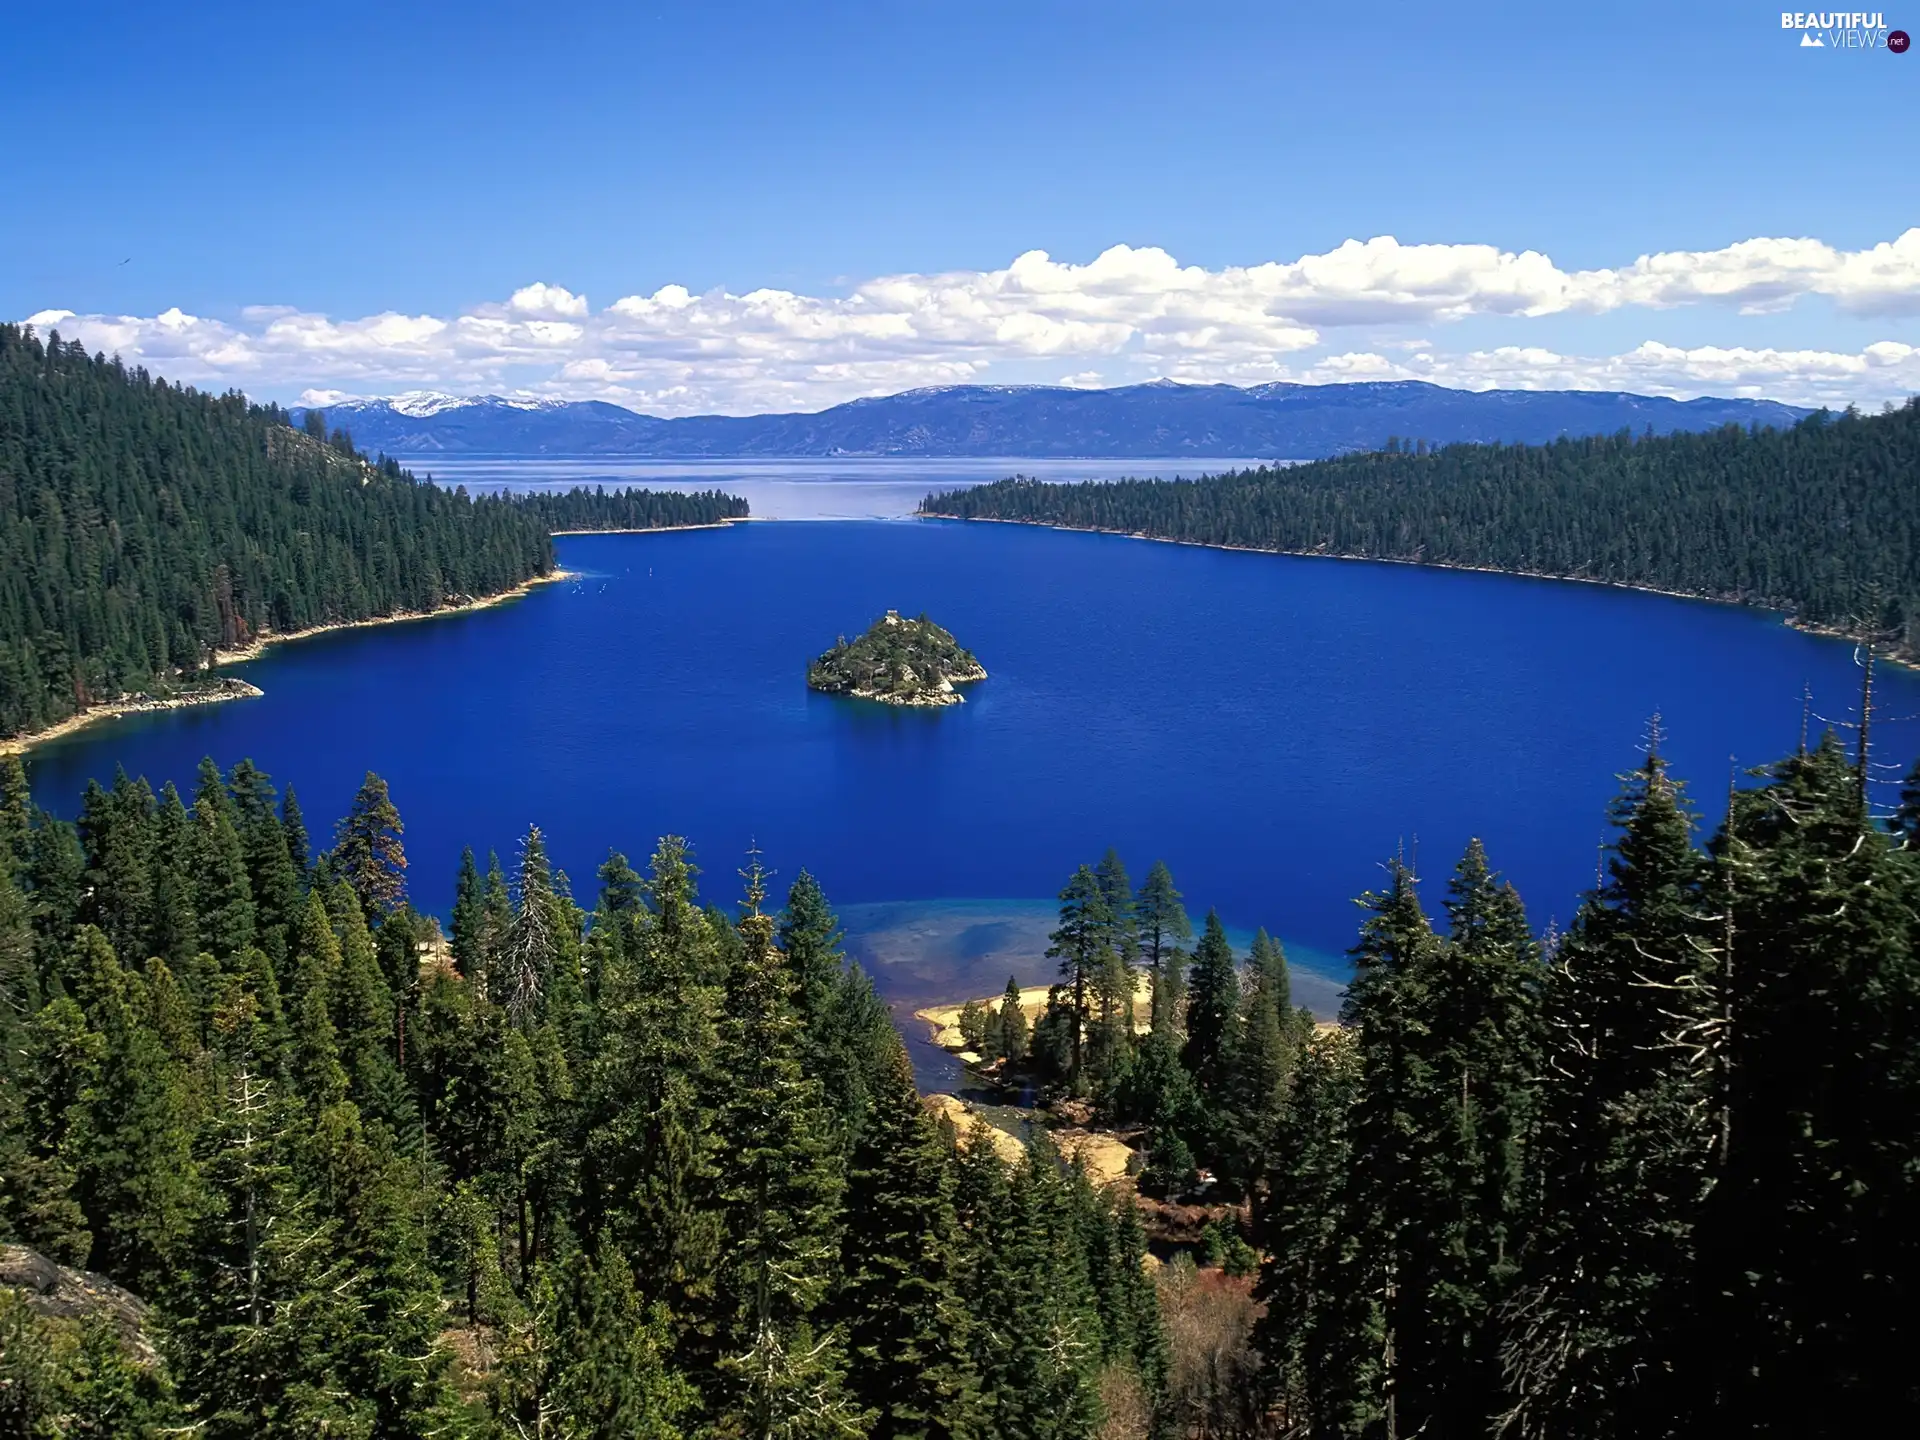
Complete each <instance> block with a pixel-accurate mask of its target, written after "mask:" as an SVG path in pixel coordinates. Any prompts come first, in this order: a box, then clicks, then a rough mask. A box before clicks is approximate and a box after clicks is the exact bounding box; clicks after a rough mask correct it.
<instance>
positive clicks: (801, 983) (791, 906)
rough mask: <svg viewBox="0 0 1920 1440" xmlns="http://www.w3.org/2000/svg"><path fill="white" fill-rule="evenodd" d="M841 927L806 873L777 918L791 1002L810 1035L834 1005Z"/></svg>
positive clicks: (817, 885) (799, 877)
mask: <svg viewBox="0 0 1920 1440" xmlns="http://www.w3.org/2000/svg"><path fill="white" fill-rule="evenodd" d="M840 941H841V936H840V926H839V922H838V921H837V920H836V919H835V918H834V915H833V911H832V910H831V909H829V908H828V906H827V897H826V895H825V894H824V893H823V892H822V891H821V889H820V882H819V881H817V880H815V879H814V878H813V876H811V875H809V874H808V873H807V872H806V871H805V870H802V871H801V872H800V873H799V875H797V876H796V877H795V878H794V882H793V888H792V889H790V890H789V891H788V892H787V908H786V909H785V910H784V911H783V912H782V913H781V916H780V949H781V951H782V952H784V953H785V955H786V957H787V965H788V966H789V968H791V970H792V971H793V976H794V1003H795V1004H796V1005H797V1006H798V1007H799V1010H800V1017H801V1019H802V1020H804V1021H805V1022H806V1024H807V1027H808V1030H809V1031H810V1032H811V1031H813V1030H815V1029H817V1028H818V1027H819V1025H820V1023H821V1022H822V1020H823V1019H824V1017H825V1016H826V1014H827V1012H828V1010H829V1009H830V1008H831V1006H832V1004H833V996H834V991H835V990H836V989H837V988H838V986H839V983H840V973H841V971H842V970H843V969H844V968H845V962H844V961H843V959H842V958H841V953H840Z"/></svg>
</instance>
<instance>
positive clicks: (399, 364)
mask: <svg viewBox="0 0 1920 1440" xmlns="http://www.w3.org/2000/svg"><path fill="white" fill-rule="evenodd" d="M1812 296H1818V297H1823V298H1824V299H1826V300H1827V301H1829V302H1830V303H1831V304H1832V305H1834V306H1835V307H1837V308H1838V309H1840V310H1842V311H1844V312H1846V313H1847V314H1849V315H1852V316H1857V317H1867V318H1884V319H1895V318H1898V317H1903V316H1908V315H1913V314H1920V228H1916V229H1913V230H1909V231H1907V232H1906V233H1905V234H1903V235H1901V236H1900V237H1899V238H1898V239H1896V240H1893V241H1889V242H1885V243H1882V244H1878V245H1874V246H1871V247H1869V248H1867V249H1863V250H1858V251H1842V250H1837V249H1835V248H1834V247H1832V246H1830V245H1827V244H1826V243H1824V242H1822V241H1819V240H1813V239H1767V238H1762V239H1754V240H1746V241H1742V242H1740V243H1739V244H1735V245H1730V246H1727V247H1725V248H1724V249H1720V250H1712V251H1671V252H1664V253H1660V254H1654V255H1644V256H1641V257H1639V258H1638V259H1636V260H1634V261H1633V262H1631V263H1630V264H1626V265H1621V266H1618V267H1613V268H1603V269H1593V270H1573V271H1569V270H1562V269H1561V268H1559V267H1558V266H1557V265H1555V264H1554V262H1553V261H1552V260H1551V259H1550V258H1549V257H1548V256H1546V255H1544V254H1541V253H1539V252H1537V251H1532V250H1527V251H1520V252H1514V251H1505V250H1501V249H1499V248H1497V247H1495V246H1490V245H1446V244H1441V245H1410V244H1402V243H1401V242H1400V241H1398V240H1396V239H1394V238H1393V237H1391V236H1377V237H1375V238H1373V239H1370V240H1349V241H1346V242H1345V243H1343V244H1341V245H1339V246H1336V247H1335V248H1333V249H1332V250H1329V251H1327V252H1326V253H1324V254H1318V255H1306V256H1301V257H1300V258H1298V259H1295V260H1290V261H1272V262H1268V263H1265V264H1259V265H1252V266H1227V267H1223V268H1220V269H1215V270H1209V269H1206V268H1204V267H1201V266H1194V265H1182V264H1180V263H1179V262H1178V261H1176V260H1175V259H1174V258H1173V256H1171V255H1169V254H1168V253H1167V252H1166V251H1164V250H1161V249H1158V248H1155V247H1134V246H1129V245H1116V246H1113V247H1111V248H1110V249H1108V250H1105V251H1103V252H1102V253H1100V254H1099V255H1097V256H1095V257H1094V258H1093V259H1092V260H1090V261H1088V262H1086V263H1084V264H1079V263H1073V262H1068V261H1059V260H1055V259H1054V258H1052V257H1051V256H1050V255H1048V254H1047V253H1046V252H1044V251H1040V250H1031V251H1028V252H1026V253H1025V254H1022V255H1020V256H1018V257H1016V258H1015V259H1014V260H1013V261H1011V262H1010V263H1009V264H1008V265H1007V266H1006V267H1005V268H1003V269H999V270H980V271H952V272H946V273H941V274H900V275H888V276H881V277H878V278H875V279H872V280H867V281H864V282H860V283H857V284H854V285H852V286H851V287H850V288H849V289H848V290H847V291H846V293H844V294H841V295H833V296H817V295H805V294H799V293H796V292H793V291H788V290H774V289H758V290H750V291H747V292H745V293H743V294H734V293H732V292H730V291H726V290H713V291H709V292H707V293H704V294H695V293H693V292H691V291H689V290H688V289H686V288H685V287H684V286H681V285H663V286H661V287H659V288H657V289H656V290H654V291H653V293H652V294H650V295H629V296H625V297H622V298H620V299H617V300H615V301H614V302H613V303H612V304H610V305H607V306H605V307H604V308H602V309H600V310H597V311H596V310H594V309H593V308H592V307H591V306H590V305H589V303H588V301H587V298H586V296H584V295H581V294H578V293H576V292H574V291H572V290H569V289H567V288H566V287H564V286H560V285H554V284H548V283H546V282H535V283H532V284H529V285H526V286H523V287H521V288H520V289H518V290H516V291H514V292H513V293H512V295H510V296H509V297H508V298H507V299H506V300H505V301H504V302H500V303H493V304H486V305H480V306H476V307H474V308H472V309H471V310H469V311H467V312H465V313H462V314H458V315H447V316H440V315H425V314H420V315H412V314H404V313H400V312H392V311H390V312H383V313H381V314H377V315H369V316H363V317H360V318H357V319H336V318H334V317H331V316H327V315H320V314H312V313H308V312H304V311H300V310H296V309H291V308H288V307H284V306H264V305H263V306H250V307H247V308H246V309H244V310H242V311H241V312H240V313H239V314H238V315H237V316H236V317H234V318H232V319H218V318H208V317H203V316H198V315H194V314H191V313H189V312H187V311H184V310H182V309H180V308H179V307H174V308H170V309H167V310H165V311H163V312H162V313H160V314H158V315H154V316H147V317H140V316H124V315H120V316H116V315H75V314H74V313H73V312H72V311H71V310H66V309H47V310H42V311H41V312H39V313H38V314H36V315H34V316H32V317H30V322H29V323H31V324H33V325H35V326H36V327H38V328H39V329H41V330H43V331H45V330H50V329H55V328H57V329H59V330H60V331H61V333H62V334H63V335H66V336H69V337H73V336H77V337H79V338H80V339H82V340H83V341H84V342H85V343H86V344H87V345H88V347H89V348H94V349H100V350H105V351H109V352H117V353H119V354H120V355H122V356H123V357H124V358H125V359H126V360H127V361H128V362H129V363H137V364H143V365H145V366H147V367H148V368H149V369H151V370H155V371H158V372H160V373H163V374H165V375H166V376H168V377H169V378H170V379H178V380H186V381H190V382H193V383H198V384H207V385H214V386H220V387H224V386H228V385H240V386H242V387H245V388H249V389H253V390H256V391H260V392H263V393H265V392H274V393H287V394H290V393H294V392H295V391H297V390H299V389H302V388H309V389H311V391H312V392H313V393H323V392H324V393H328V394H335V395H340V394H390V393H392V392H394V391H396V390H407V389H433V390H438V391H453V392H469V393H470V392H473V391H477V390H494V391H498V390H511V391H514V392H516V393H525V394H533V395H548V396H567V397H575V398H586V397H594V398H604V399H610V400H616V401H619V402H621V403H624V404H630V405H635V406H637V407H639V408H644V409H654V410H657V411H660V412H663V413H688V412H692V411H700V410H718V411H732V412H736V413H738V412H745V411H752V410H762V409H773V408H818V407H821V406H824V405H829V404H833V403H836V402H838V401H840V400H845V399H849V398H851V397H853V396H855V395H860V394H872V393H877V392H885V391H891V390H899V389H905V388H908V387H910V386H914V385H927V384H945V383H955V382H960V381H965V380H969V379H980V378H986V377H987V376H989V375H990V374H991V373H992V372H995V371H996V370H1009V369H1011V370H1017V371H1019V372H1020V373H1021V374H1023V375H1024V374H1028V373H1032V371H1033V367H1040V366H1044V367H1045V368H1044V369H1041V370H1040V371H1039V373H1042V374H1049V373H1050V374H1060V373H1062V372H1063V371H1065V373H1066V374H1067V376H1068V379H1067V381H1066V382H1064V383H1069V384H1092V383H1101V379H1102V377H1108V376H1111V377H1112V379H1110V380H1107V381H1106V382H1105V383H1121V382H1124V381H1126V380H1133V379H1144V378H1147V377H1149V376H1152V375H1163V374H1164V375H1170V376H1173V377H1176V378H1181V379H1191V380H1235V381H1239V382H1242V383H1245V382H1247V381H1250V380H1261V379H1278V378H1308V377H1320V378H1328V379H1331V378H1346V379H1370V378H1382V377H1391V376H1396V375H1403V376H1418V377H1420V378H1428V379H1436V380H1439V381H1441V383H1446V384H1486V385H1492V384H1501V385H1507V384H1512V385H1534V386H1540V385H1587V384H1592V385H1622V386H1627V385H1631V386H1634V387H1636V388H1651V387H1659V388H1662V389H1663V392H1665V393H1676V394H1678V393H1700V392H1702V391H1706V390H1713V389H1721V390H1729V389H1731V390H1736V391H1737V392H1738V393H1746V390H1745V389H1743V388H1742V387H1748V388H1751V387H1760V389H1761V390H1766V391H1768V393H1774V394H1777V395H1779V396H1780V398H1783V399H1802V400H1804V399H1828V398H1840V393H1839V392H1841V391H1843V390H1846V389H1847V387H1849V386H1851V387H1855V388H1854V389H1853V390H1850V391H1847V393H1846V396H1845V398H1847V399H1859V400H1862V401H1866V402H1871V401H1876V400H1878V399H1882V398H1889V397H1891V396H1893V395H1895V394H1901V393H1905V391H1906V390H1907V389H1910V388H1914V387H1915V381H1914V377H1913V358H1912V352H1911V350H1910V348H1909V347H1906V346H1905V345H1903V344H1901V343H1898V342H1894V341H1891V340H1889V341H1885V342H1883V343H1882V344H1881V345H1876V346H1869V347H1867V348H1866V349H1865V350H1862V351H1859V352H1857V353H1853V354H1837V353H1831V352H1827V351H1818V350H1768V349H1751V348H1743V347H1740V346H1726V347H1713V346H1703V347H1698V348H1694V349H1686V350H1680V349H1674V348H1673V347H1669V346H1665V345H1662V344H1658V343H1656V342H1651V341H1650V342H1648V344H1646V345H1643V346H1641V347H1640V348H1639V349H1637V350H1634V351H1631V352H1629V353H1628V354H1626V355H1618V356H1613V357H1610V358H1603V359H1582V358H1579V357H1568V356H1564V355H1562V354H1559V353H1557V352H1556V351H1554V350H1550V349H1547V348H1545V347H1543V346H1542V345H1540V344H1537V343H1535V344H1527V343H1519V344H1514V345H1503V346H1499V347H1497V348H1493V349H1488V350H1478V351H1474V352H1471V353H1466V354H1461V353H1454V354H1447V353H1445V351H1444V347H1442V346H1438V345H1436V344H1434V343H1433V340H1434V335H1435V333H1436V330H1438V331H1439V332H1442V333H1443V332H1444V330H1445V327H1446V325H1447V323H1448V322H1451V321H1457V320H1461V319H1465V318H1468V317H1485V319H1484V323H1486V324H1492V325H1506V326H1515V327H1523V328H1524V327H1527V326H1528V325H1529V324H1530V323H1531V322H1533V321H1536V320H1538V319H1539V318H1540V317H1544V316H1556V315H1565V316H1580V315H1592V314H1598V313H1602V312H1609V311H1619V310H1626V309H1639V310H1647V311H1659V310H1665V309H1669V308H1672V307H1675V306H1681V305H1708V306H1717V307H1727V308H1731V309H1735V310H1739V311H1744V312H1750V313H1752V312H1764V311H1772V310H1779V309H1782V308H1786V307H1789V306H1791V305H1793V304H1794V303H1795V302H1796V301H1798V300H1800V299H1802V298H1803V297H1812ZM1568 323H1571V322H1568ZM1361 326H1364V327H1367V330H1368V333H1367V336H1366V339H1365V342H1364V347H1355V345H1354V341H1353V339H1352V338H1349V339H1347V340H1345V341H1344V342H1342V341H1340V340H1338V339H1337V338H1335V339H1333V340H1331V342H1330V337H1329V334H1328V332H1339V331H1341V330H1343V329H1351V328H1352V327H1361ZM1395 327H1398V328H1401V329H1403V330H1411V331H1413V332H1414V333H1413V334H1412V335H1401V336H1396V335H1393V334H1391V333H1390V332H1391V331H1392V330H1393V329H1394V328H1395ZM1316 352H1317V353H1316ZM1895 352H1899V353H1898V354H1895ZM1388 357H1394V358H1388ZM1062 362H1065V363H1064V364H1063V363H1062ZM1756 393H1757V392H1756Z"/></svg>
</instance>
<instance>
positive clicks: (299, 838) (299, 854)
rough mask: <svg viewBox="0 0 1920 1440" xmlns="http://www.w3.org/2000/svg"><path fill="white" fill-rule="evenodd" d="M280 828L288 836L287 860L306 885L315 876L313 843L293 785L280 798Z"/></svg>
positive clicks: (295, 874)
mask: <svg viewBox="0 0 1920 1440" xmlns="http://www.w3.org/2000/svg"><path fill="white" fill-rule="evenodd" d="M280 828H281V830H282V831H283V832H284V833H285V835H286V839H287V859H288V860H289V861H290V862H291V863H292V865H293V873H294V876H295V878H296V879H297V880H298V881H299V882H300V883H301V884H302V885H304V884H306V883H307V881H308V880H310V879H311V878H312V875H313V842H312V841H311V839H309V838H308V835H307V821H306V817H305V816H304V815H302V814H301V813H300V802H299V801H298V800H297V799H295V798H294V793H293V786H291V785H289V786H287V793H286V794H285V795H283V796H281V797H280Z"/></svg>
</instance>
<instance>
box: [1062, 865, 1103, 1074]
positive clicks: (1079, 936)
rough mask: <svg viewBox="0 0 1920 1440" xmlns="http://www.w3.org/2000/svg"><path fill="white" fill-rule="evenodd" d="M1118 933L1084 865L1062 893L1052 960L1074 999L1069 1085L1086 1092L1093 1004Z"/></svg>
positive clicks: (1071, 1020) (1091, 874)
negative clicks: (1087, 1050)
mask: <svg viewBox="0 0 1920 1440" xmlns="http://www.w3.org/2000/svg"><path fill="white" fill-rule="evenodd" d="M1113 929H1114V919H1113V910H1112V907H1111V906H1110V905H1109V904H1108V903H1107V897H1106V893H1105V891H1103V890H1102V889H1101V887H1100V881H1099V879H1098V878H1097V877H1096V876H1095V875H1094V873H1093V871H1091V870H1089V869H1088V868H1087V867H1086V866H1085V865H1082V866H1081V867H1080V868H1079V869H1078V870H1076V871H1075V872H1074V875H1073V878H1072V879H1071V880H1069V881H1068V882H1067V887H1066V889H1064V890H1062V891H1061V892H1060V926H1059V928H1058V929H1057V930H1055V931H1054V932H1053V935H1052V937H1051V939H1052V943H1051V944H1050V945H1049V946H1048V947H1047V958H1048V959H1049V960H1057V961H1058V962H1059V963H1060V975H1061V978H1062V979H1063V980H1065V981H1066V982H1067V990H1068V994H1069V996H1070V997H1071V998H1070V1003H1071V1006H1072V1010H1071V1015H1070V1018H1069V1023H1068V1035H1067V1041H1068V1059H1067V1067H1066V1076H1067V1083H1068V1085H1069V1086H1070V1087H1071V1088H1073V1089H1074V1090H1076V1091H1078V1090H1080V1089H1082V1088H1083V1087H1084V1080H1085V1076H1084V1069H1085V1061H1086V1055H1085V1040H1086V1032H1087V1022H1088V1019H1089V1017H1090V1014H1091V1007H1090V1004H1089V999H1090V996H1091V994H1092V992H1093V990H1094V988H1095V987H1096V986H1097V985H1098V984H1099V983H1100V977H1101V976H1102V975H1103V974H1104V973H1105V971H1106V968H1107V965H1108V963H1109V960H1110V957H1111V950H1110V942H1111V940H1112V937H1113Z"/></svg>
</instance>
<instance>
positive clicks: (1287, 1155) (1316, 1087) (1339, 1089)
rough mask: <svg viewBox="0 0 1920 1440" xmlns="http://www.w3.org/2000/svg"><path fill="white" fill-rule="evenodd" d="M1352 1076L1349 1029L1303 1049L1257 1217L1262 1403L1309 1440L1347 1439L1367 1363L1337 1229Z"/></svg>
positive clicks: (1365, 1338)
mask: <svg viewBox="0 0 1920 1440" xmlns="http://www.w3.org/2000/svg"><path fill="white" fill-rule="evenodd" d="M1359 1078H1360V1065H1359V1053H1358V1050H1357V1048H1356V1046H1355V1044H1354V1033H1353V1032H1352V1031H1350V1030H1330V1031H1326V1032H1322V1033H1316V1034H1311V1035H1308V1036H1307V1037H1306V1038H1305V1039H1304V1040H1303V1041H1302V1042H1301V1045H1300V1050H1299V1054H1298V1056H1297V1057H1296V1059H1295V1062H1294V1067H1293V1074H1292V1077H1291V1080H1290V1083H1289V1086H1288V1097H1287V1105H1286V1108H1285V1110H1284V1111H1283V1112H1282V1115H1281V1121H1280V1126H1279V1128H1278V1130H1277V1131H1276V1133H1275V1136H1274V1143H1273V1151H1272V1155H1271V1158H1270V1161H1269V1174H1268V1183H1267V1185H1266V1187H1265V1192H1264V1195H1263V1197H1262V1199H1261V1201H1260V1203H1259V1205H1258V1206H1257V1207H1256V1209H1255V1212H1254V1237H1255V1242H1256V1244H1257V1245H1258V1247H1259V1249H1260V1250H1261V1251H1262V1252H1263V1253H1264V1254H1265V1256H1266V1259H1265V1261H1264V1262H1263V1264H1262V1266H1261V1271H1260V1280H1259V1283H1258V1285H1257V1286H1256V1288H1255V1291H1254V1294H1255V1296H1256V1298H1258V1299H1259V1300H1261V1301H1262V1302H1264V1304H1265V1305H1266V1312H1265V1314H1264V1315H1263V1316H1262V1318H1261V1320H1260V1322H1259V1325H1258V1327H1257V1329H1256V1331H1255V1341H1256V1343H1257V1345H1258V1346H1259V1349H1260V1351H1261V1353H1262V1355H1263V1356H1264V1357H1265V1360H1266V1373H1267V1379H1266V1385H1267V1389H1268V1395H1267V1399H1268V1401H1269V1403H1270V1404H1271V1405H1272V1406H1273V1407H1274V1409H1275V1411H1276V1413H1277V1415H1278V1417H1279V1420H1280V1422H1281V1423H1282V1424H1283V1425H1285V1426H1286V1427H1288V1428H1289V1429H1290V1430H1292V1431H1297V1432H1301V1433H1307V1434H1315V1435H1319V1434H1330V1435H1337V1434H1342V1433H1346V1431H1347V1430H1348V1421H1349V1419H1350V1410H1351V1408H1352V1406H1353V1401H1354V1392H1355V1390H1356V1389H1361V1388H1364V1386H1365V1384H1366V1381H1367V1378H1368V1376H1367V1366H1368V1365H1369V1364H1370V1362H1371V1361H1372V1359H1373V1355H1372V1353H1370V1352H1371V1351H1372V1345H1371V1344H1370V1343H1369V1342H1370V1341H1371V1340H1372V1338H1373V1337H1372V1336H1370V1335H1368V1334H1367V1333H1366V1330H1365V1326H1366V1323H1367V1320H1368V1318H1369V1317H1368V1315H1367V1313H1366V1311H1367V1308H1368V1305H1367V1298H1366V1296H1365V1295H1364V1294H1363V1293H1361V1292H1360V1291H1359V1289H1358V1287H1356V1286H1355V1285H1353V1284H1351V1283H1350V1282H1351V1281H1352V1279H1353V1278H1354V1268H1355V1267H1354V1263H1353V1262H1354V1259H1355V1255H1354V1246H1353V1244H1352V1242H1351V1239H1350V1238H1349V1236H1348V1234H1347V1227H1345V1226H1343V1225H1342V1223H1341V1209H1342V1206H1343V1204H1344V1203H1345V1201H1346V1199H1347V1195H1348V1191H1347V1173H1348V1169H1349V1167H1350V1165H1351V1163H1352V1152H1351V1139H1350V1135H1349V1128H1348V1127H1349V1123H1350V1118H1351V1115H1352V1112H1353V1106H1354V1102H1355V1099H1356V1098H1357V1095H1358V1090H1359ZM1356 1351H1360V1352H1361V1353H1359V1354H1356V1353H1355V1352H1356ZM1356 1382H1357V1383H1356Z"/></svg>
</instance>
